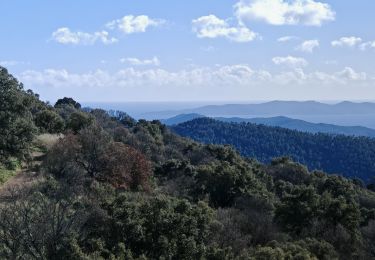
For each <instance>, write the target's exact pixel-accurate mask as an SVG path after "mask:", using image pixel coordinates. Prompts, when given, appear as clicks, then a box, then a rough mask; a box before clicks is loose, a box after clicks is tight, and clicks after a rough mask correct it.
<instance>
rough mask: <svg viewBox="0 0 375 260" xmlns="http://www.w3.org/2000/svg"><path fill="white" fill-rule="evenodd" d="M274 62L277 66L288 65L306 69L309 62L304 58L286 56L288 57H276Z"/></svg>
mask: <svg viewBox="0 0 375 260" xmlns="http://www.w3.org/2000/svg"><path fill="white" fill-rule="evenodd" d="M272 62H273V63H275V64H276V65H286V66H289V67H305V66H307V65H308V62H307V61H306V60H305V59H304V58H299V57H293V56H286V57H274V58H273V59H272Z"/></svg>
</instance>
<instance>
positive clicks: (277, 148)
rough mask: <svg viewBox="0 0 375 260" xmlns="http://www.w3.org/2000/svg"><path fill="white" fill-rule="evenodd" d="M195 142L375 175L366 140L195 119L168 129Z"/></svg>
mask: <svg viewBox="0 0 375 260" xmlns="http://www.w3.org/2000/svg"><path fill="white" fill-rule="evenodd" d="M172 128H173V130H174V131H175V132H176V133H178V134H180V135H182V136H186V137H190V138H192V139H194V140H196V141H200V142H204V143H213V144H230V145H233V146H234V147H235V148H236V149H237V150H238V151H239V152H240V153H241V154H242V155H244V156H247V157H253V158H256V159H258V160H260V161H261V162H269V161H270V160H271V159H272V158H274V157H279V156H285V155H286V156H290V157H292V158H293V159H294V160H296V161H298V162H300V163H303V164H306V165H307V166H308V167H309V168H310V169H319V170H324V171H326V172H328V173H341V174H343V175H344V176H347V177H358V178H361V179H362V180H365V181H367V180H368V179H369V178H371V177H373V176H375V140H373V139H370V138H366V137H348V136H343V135H338V136H332V135H327V134H308V133H303V132H298V131H294V130H289V129H283V128H279V127H269V126H264V125H255V124H251V123H225V122H220V121H218V120H214V119H209V118H199V119H195V120H192V121H189V122H186V123H182V124H179V125H177V126H174V127H172Z"/></svg>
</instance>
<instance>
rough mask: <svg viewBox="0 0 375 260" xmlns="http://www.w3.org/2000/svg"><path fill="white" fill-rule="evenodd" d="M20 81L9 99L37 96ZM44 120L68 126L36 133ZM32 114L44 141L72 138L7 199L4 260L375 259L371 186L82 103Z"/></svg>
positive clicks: (0, 240) (3, 205)
mask: <svg viewBox="0 0 375 260" xmlns="http://www.w3.org/2000/svg"><path fill="white" fill-rule="evenodd" d="M1 73H2V74H4V75H5V77H8V78H9V77H10V76H9V75H7V73H6V71H5V70H2V72H1ZM4 75H3V76H4ZM11 81H12V82H13V83H14V84H13V86H14V87H15V88H16V89H15V90H14V92H12V95H10V96H8V97H6V99H8V98H10V99H13V98H15V97H13V95H16V96H19V95H20V96H22V97H23V96H25V97H27V98H31V97H33V99H34V98H36V96H35V95H31V94H28V93H27V92H25V91H23V90H22V89H21V88H18V87H16V86H18V85H17V84H15V81H14V79H11ZM0 87H1V88H2V87H3V86H2V85H0ZM29 95H30V96H29ZM65 100H67V99H65ZM36 101H38V99H37V98H36ZM36 103H38V104H40V103H41V102H40V101H38V102H36ZM40 110H42V111H44V110H48V111H51V112H52V113H55V114H56V115H57V116H56V115H55V114H53V115H54V116H49V115H48V118H52V119H56V120H53V121H54V122H56V124H52V126H51V127H50V124H49V123H47V122H43V120H41V121H39V123H38V125H36V122H37V121H38V120H36V118H39V119H40V118H43V117H44V116H43V117H39V116H37V115H38V114H39V113H41V111H40ZM21 111H23V110H22V109H21ZM46 114H47V113H46ZM48 114H50V113H48ZM15 115H17V113H15ZM51 115H52V114H51ZM24 116H25V115H24V113H20V114H19V116H15V117H12V118H10V119H9V122H10V124H12V120H17V118H18V117H20V118H23V117H24ZM27 116H28V117H27V118H28V120H29V121H28V122H29V125H30V126H31V128H32V129H33V132H32V133H33V135H32V137H34V136H35V135H36V134H38V133H44V132H54V131H56V127H55V126H59V127H62V128H61V129H62V130H61V131H62V133H63V136H62V137H61V138H60V140H59V141H58V142H57V143H55V144H54V145H53V146H52V147H50V148H47V147H44V148H41V149H44V150H45V156H44V158H43V160H42V161H43V162H42V164H41V165H40V166H39V169H35V170H36V171H37V172H38V180H37V181H36V182H35V183H33V184H32V185H27V186H21V187H19V188H17V189H16V188H15V189H12V190H11V191H9V192H8V193H7V194H1V196H0V198H1V201H0V258H1V259H280V260H281V259H372V258H375V245H374V242H373V241H374V239H375V193H374V192H372V191H370V190H369V189H366V188H365V187H364V186H363V184H362V183H361V181H359V180H349V179H345V178H343V177H338V176H333V175H327V174H325V173H322V172H309V171H308V170H307V169H306V167H304V166H302V165H300V164H298V163H294V162H292V161H290V160H289V159H286V158H279V159H274V160H273V161H272V163H270V164H261V163H258V162H257V161H255V160H249V159H245V158H243V157H241V156H240V155H239V154H238V153H237V152H236V151H234V150H233V149H232V148H230V147H227V146H217V145H203V144H199V143H196V142H193V141H190V140H188V139H185V138H182V137H180V136H178V135H176V134H174V133H172V132H171V131H170V130H169V129H168V128H167V127H166V126H164V125H162V124H161V123H160V122H158V121H153V122H147V121H144V120H140V121H138V122H137V121H134V120H133V119H131V118H130V117H129V116H127V115H126V114H125V113H121V112H117V113H111V116H109V115H108V113H106V112H105V111H102V110H91V111H90V112H84V111H82V110H80V108H79V106H78V105H77V104H75V103H73V102H70V101H69V102H64V101H60V102H59V105H57V106H56V107H51V106H49V105H48V104H44V103H41V106H40V109H39V111H38V109H35V112H31V113H30V114H27ZM61 120H62V122H63V124H62V125H61V124H60V123H58V122H61ZM0 129H1V131H4V129H3V125H0ZM31 139H33V138H30V139H27V140H26V141H24V143H23V144H24V147H25V149H22V153H12V154H11V153H10V152H9V153H8V151H7V150H5V148H4V147H2V148H1V149H2V152H3V158H2V160H3V161H4V162H5V161H7V160H8V157H17V158H19V160H23V159H22V158H27V150H28V149H27V148H30V147H32V145H33V144H32V140H31ZM15 144H17V141H16V142H15ZM3 149H4V150H3ZM6 155H7V156H8V157H6ZM21 155H22V156H21Z"/></svg>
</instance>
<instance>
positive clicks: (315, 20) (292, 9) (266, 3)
mask: <svg viewBox="0 0 375 260" xmlns="http://www.w3.org/2000/svg"><path fill="white" fill-rule="evenodd" d="M234 8H235V13H236V16H237V18H238V19H239V20H240V21H242V22H244V21H246V20H261V21H264V22H266V23H269V24H272V25H299V24H301V25H306V26H321V25H322V24H323V23H324V22H328V21H334V20H335V12H334V11H333V10H332V8H331V6H330V5H329V4H326V3H322V2H316V1H314V0H288V1H286V0H240V1H239V2H238V3H237V4H236V5H235V6H234Z"/></svg>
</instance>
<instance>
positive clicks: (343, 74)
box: [335, 67, 367, 81]
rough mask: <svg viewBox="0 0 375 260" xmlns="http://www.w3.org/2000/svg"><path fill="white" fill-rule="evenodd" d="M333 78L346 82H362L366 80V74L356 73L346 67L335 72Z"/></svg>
mask: <svg viewBox="0 0 375 260" xmlns="http://www.w3.org/2000/svg"><path fill="white" fill-rule="evenodd" d="M335 76H336V77H338V78H341V79H343V80H346V81H350V80H352V81H362V80H366V79H367V74H366V73H364V72H356V71H354V69H352V68H350V67H346V68H345V69H344V70H342V71H340V72H337V73H336V74H335Z"/></svg>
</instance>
